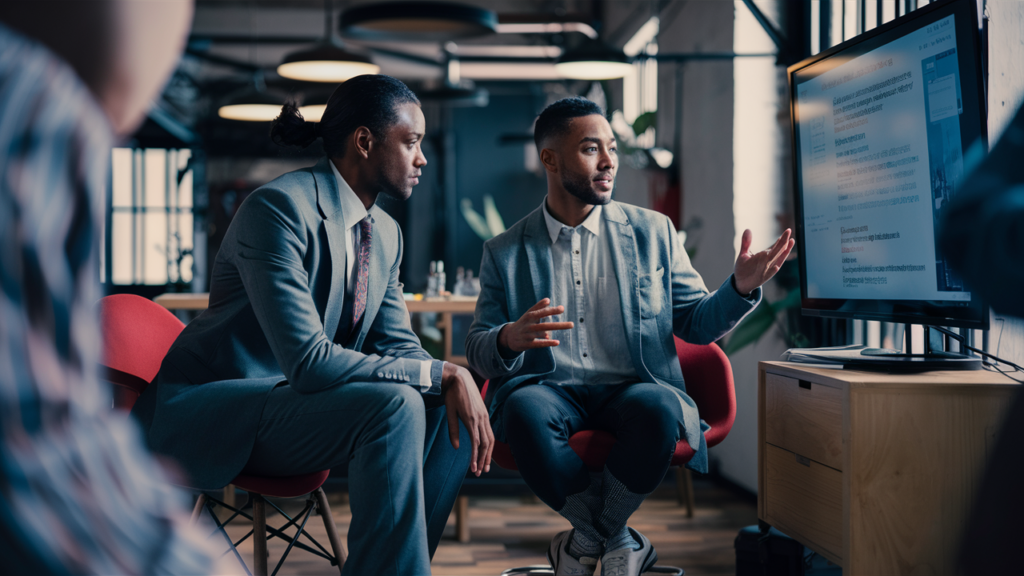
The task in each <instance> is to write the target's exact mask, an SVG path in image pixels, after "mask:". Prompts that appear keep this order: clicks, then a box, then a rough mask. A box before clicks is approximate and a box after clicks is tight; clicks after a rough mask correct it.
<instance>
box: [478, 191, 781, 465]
mask: <svg viewBox="0 0 1024 576" xmlns="http://www.w3.org/2000/svg"><path fill="white" fill-rule="evenodd" d="M601 217H602V218H604V219H605V220H606V221H607V223H608V229H609V230H610V231H611V234H610V237H609V242H611V247H612V254H613V259H614V261H615V271H616V278H617V279H618V283H619V300H620V304H621V308H622V317H623V324H624V325H625V327H626V342H627V343H628V344H629V356H628V358H629V361H631V362H632V363H633V367H634V368H635V370H636V373H637V376H639V378H640V379H641V380H642V381H644V382H653V383H657V384H661V385H663V386H668V387H670V388H671V389H672V390H673V391H674V392H675V393H676V395H677V396H678V398H679V402H680V405H681V407H682V411H683V431H682V435H683V437H684V438H686V441H687V443H688V444H689V445H690V447H691V448H693V450H694V451H696V453H697V454H696V455H695V456H694V458H693V460H691V462H690V464H689V467H690V468H693V469H694V470H697V471H700V472H706V471H707V447H706V443H705V441H704V434H703V430H702V425H703V426H704V427H706V426H707V425H706V424H704V423H703V422H702V421H701V420H700V416H699V415H698V412H697V406H696V404H695V403H694V402H693V400H692V399H691V398H690V397H689V396H688V395H687V394H686V386H685V384H684V382H683V373H682V371H681V369H680V368H679V359H678V357H677V356H676V348H675V341H674V340H673V338H672V335H673V334H675V335H676V336H679V337H680V338H682V339H683V340H685V341H687V342H690V343H692V344H707V343H710V342H714V341H715V340H718V339H719V338H721V337H722V336H724V335H725V334H726V333H727V332H729V330H731V329H732V328H733V327H734V326H735V325H736V324H737V322H739V321H740V320H741V319H742V318H743V316H744V315H746V314H747V313H749V312H750V311H751V310H753V309H754V307H755V306H756V305H757V304H758V302H760V299H761V289H760V288H758V289H757V290H756V291H755V292H754V294H752V295H751V297H750V298H743V297H742V296H740V295H739V294H738V293H737V292H736V290H735V289H734V288H733V287H732V283H731V278H730V279H729V280H726V282H725V284H723V285H722V288H720V289H719V290H717V291H716V292H713V293H710V294H709V293H708V290H707V288H705V286H704V281H703V280H702V279H701V277H700V275H699V274H698V273H697V271H696V270H694V269H693V267H692V266H691V265H690V259H689V257H688V256H687V255H686V251H685V250H684V249H683V246H682V244H681V243H680V242H679V239H678V236H677V234H676V231H675V227H674V226H673V224H672V221H671V220H669V219H668V217H666V216H664V215H662V214H659V213H657V212H653V211H651V210H645V209H643V208H638V207H636V206H631V205H629V204H620V203H618V202H612V203H610V204H608V205H607V206H605V207H604V210H602V216H601ZM555 273H556V271H555V270H552V265H551V237H550V236H549V235H548V231H547V228H546V227H545V224H544V215H543V211H542V209H541V208H537V209H536V210H534V211H533V212H531V213H530V214H529V215H528V216H527V217H526V218H523V219H522V220H520V221H519V222H517V223H516V224H515V225H514V226H513V227H512V228H510V229H509V230H508V231H506V232H505V233H503V234H500V235H498V236H496V237H494V238H492V239H491V240H488V241H487V243H485V244H484V255H483V261H482V262H481V264H480V287H481V293H480V298H479V299H478V300H477V305H476V316H475V318H474V320H473V325H472V326H471V327H470V330H469V336H468V337H467V339H466V353H467V356H468V359H469V363H470V365H471V366H472V367H473V368H474V369H475V370H476V371H477V372H479V373H480V374H481V375H483V376H484V377H486V378H489V379H490V385H489V387H488V390H487V401H488V403H489V404H490V411H491V424H492V427H493V428H494V434H495V437H496V438H497V439H498V440H502V441H503V440H504V439H505V434H504V428H503V426H502V424H501V416H502V406H503V405H504V402H505V400H506V399H507V398H508V396H509V394H511V392H512V391H513V390H514V389H515V388H516V387H518V386H520V385H522V384H526V383H534V382H537V381H540V380H542V379H543V378H542V377H543V376H544V375H545V374H550V373H551V372H553V371H554V369H555V361H554V355H553V354H552V352H551V349H550V348H540V349H535V350H528V351H526V352H524V353H523V354H521V355H520V356H519V357H518V358H517V359H516V360H515V361H514V362H512V363H508V362H506V361H505V360H504V359H502V358H501V356H500V355H499V354H498V346H497V339H498V332H499V331H500V330H501V327H502V326H503V325H504V324H505V323H507V322H514V321H516V320H518V319H519V318H520V317H521V316H522V315H523V314H524V313H525V312H526V311H527V310H528V309H529V308H530V307H531V306H533V305H534V304H536V303H537V302H538V301H539V300H540V299H542V298H545V297H549V296H550V295H551V279H552V277H553V276H554V274H555ZM556 304H557V303H556Z"/></svg>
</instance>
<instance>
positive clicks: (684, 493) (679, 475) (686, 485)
mask: <svg viewBox="0 0 1024 576" xmlns="http://www.w3.org/2000/svg"><path fill="white" fill-rule="evenodd" d="M676 494H677V496H678V498H679V505H680V506H683V505H684V504H685V505H686V517H687V518H693V504H694V500H693V475H692V474H691V473H690V471H689V470H687V469H686V468H683V467H682V466H679V467H677V468H676Z"/></svg>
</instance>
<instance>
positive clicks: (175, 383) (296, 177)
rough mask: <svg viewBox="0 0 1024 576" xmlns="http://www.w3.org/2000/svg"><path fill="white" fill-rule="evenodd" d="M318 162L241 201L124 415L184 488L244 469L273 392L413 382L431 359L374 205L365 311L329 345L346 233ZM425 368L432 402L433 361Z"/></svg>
mask: <svg viewBox="0 0 1024 576" xmlns="http://www.w3.org/2000/svg"><path fill="white" fill-rule="evenodd" d="M327 162H328V160H327V159H326V158H324V159H322V160H321V161H320V162H319V163H317V164H316V166H313V167H311V168H306V169H302V170H297V171H295V172H290V173H288V174H285V175H283V176H281V177H280V178H277V179H276V180H274V181H272V182H270V183H268V184H266V185H264V186H262V187H260V188H259V189H257V190H256V191H255V192H253V193H252V194H251V195H250V196H249V197H248V198H247V199H246V200H245V202H244V203H243V204H242V206H241V207H240V208H239V209H238V213H237V214H236V215H235V217H234V219H233V221H232V222H231V226H230V227H229V228H228V231H227V234H226V235H225V237H224V242H223V244H222V245H221V248H220V251H219V252H218V254H217V258H216V260H215V262H214V266H213V278H212V280H211V285H210V307H209V308H208V309H207V310H206V311H204V312H203V313H202V314H200V315H199V317H198V318H196V319H195V320H193V321H192V322H191V323H189V324H188V326H186V327H185V330H184V331H183V332H182V333H181V335H180V336H179V337H178V339H177V340H176V341H175V342H174V345H173V346H172V347H171V350H170V351H169V352H168V354H167V357H166V358H165V359H164V363H163V365H162V366H161V368H160V373H159V374H158V375H157V377H156V379H155V380H154V382H153V384H152V385H150V386H149V388H148V389H147V390H146V391H145V393H144V394H143V395H142V396H141V397H140V398H139V401H138V402H137V403H136V405H135V408H134V409H133V411H132V412H133V414H134V415H135V416H136V417H137V418H138V419H139V421H140V422H141V424H142V427H143V430H144V432H145V434H146V437H147V440H148V442H149V445H150V447H151V448H152V449H153V450H154V451H156V452H158V453H161V454H166V455H169V456H172V457H173V458H175V459H176V460H177V461H178V462H179V463H180V464H181V465H182V466H183V467H184V468H185V470H186V472H187V473H188V474H189V479H190V484H191V485H192V486H195V487H197V488H204V489H212V488H219V487H221V486H224V485H226V484H228V483H229V482H230V481H231V480H232V479H233V478H234V477H235V476H236V475H237V474H238V473H239V472H240V471H241V470H242V468H243V466H244V465H245V463H246V461H247V460H248V458H249V454H250V452H251V450H252V446H253V442H254V440H255V438H256V432H257V429H258V424H259V421H260V415H261V413H262V411H263V405H264V402H265V401H266V399H267V396H268V394H269V392H270V391H271V390H272V389H273V388H274V387H275V386H276V385H278V384H279V383H282V382H287V384H288V385H290V386H292V387H294V388H295V389H296V390H298V391H299V392H302V393H314V392H318V391H322V390H325V389H327V388H331V387H333V386H339V385H344V384H345V383H347V382H381V383H382V384H401V385H413V384H416V383H417V382H418V381H419V379H420V370H421V366H423V364H422V361H423V360H431V359H432V358H431V357H430V355H429V354H427V353H426V352H425V351H424V350H423V349H422V348H421V347H420V343H419V340H418V339H417V337H416V335H415V334H414V333H413V332H412V329H411V327H410V323H409V313H408V310H407V308H406V306H405V302H404V300H403V299H402V285H401V284H400V283H399V282H398V267H399V264H400V263H401V261H402V234H401V230H400V229H399V227H398V225H397V224H396V223H395V221H394V220H393V219H392V218H391V217H390V216H388V215H387V214H386V213H384V211H383V210H381V209H380V208H378V207H377V206H373V207H372V208H371V209H370V211H369V212H370V216H372V218H373V222H374V224H373V242H372V244H371V255H370V273H369V282H368V287H367V302H366V311H365V312H364V315H363V319H362V321H361V322H360V325H359V326H358V327H357V328H358V331H357V332H356V333H355V334H354V335H353V336H352V338H351V339H343V338H339V339H338V340H339V341H340V342H342V343H341V344H338V343H335V342H334V340H335V332H336V331H337V329H338V324H339V321H340V320H341V315H342V308H343V307H344V299H345V269H346V267H345V262H346V256H345V234H346V233H347V232H346V230H344V225H343V223H342V222H343V219H342V213H341V206H340V201H339V191H338V185H337V180H336V179H335V177H334V174H333V173H332V171H331V168H330V165H329V164H328V163H327ZM344 340H348V342H345V341H344ZM343 344H344V345H343ZM431 366H432V369H431V372H432V376H434V380H433V381H434V383H435V384H437V386H435V387H434V388H433V389H432V390H430V392H432V393H437V392H439V379H440V363H439V362H435V363H433V364H432V365H431Z"/></svg>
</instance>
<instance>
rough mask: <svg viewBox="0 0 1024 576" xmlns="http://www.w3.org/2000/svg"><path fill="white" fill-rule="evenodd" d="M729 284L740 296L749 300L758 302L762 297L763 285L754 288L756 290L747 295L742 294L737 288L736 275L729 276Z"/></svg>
mask: <svg viewBox="0 0 1024 576" xmlns="http://www.w3.org/2000/svg"><path fill="white" fill-rule="evenodd" d="M729 284H730V285H731V286H732V291H733V292H735V293H736V295H737V296H739V297H740V298H742V299H744V300H746V301H747V302H757V301H758V300H759V299H760V296H761V287H760V286H758V287H757V288H754V290H753V291H752V292H751V293H750V294H748V295H747V296H744V295H743V294H740V291H739V290H738V289H737V288H736V276H732V275H730V276H729Z"/></svg>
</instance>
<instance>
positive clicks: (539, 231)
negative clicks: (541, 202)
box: [516, 208, 554, 319]
mask: <svg viewBox="0 0 1024 576" xmlns="http://www.w3.org/2000/svg"><path fill="white" fill-rule="evenodd" d="M528 218H529V221H528V222H527V223H526V227H525V230H524V233H523V245H524V247H525V249H526V259H527V260H528V261H529V263H530V278H531V279H532V280H533V300H531V301H530V303H529V304H527V305H526V308H529V307H530V306H533V305H534V303H536V302H538V301H540V299H541V298H550V297H551V276H552V274H553V273H554V272H553V270H552V269H551V237H550V236H548V231H547V227H546V226H545V225H544V213H543V211H542V209H541V208H538V209H537V210H534V211H533V213H532V214H530V215H529V216H528ZM516 319H518V318H516Z"/></svg>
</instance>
